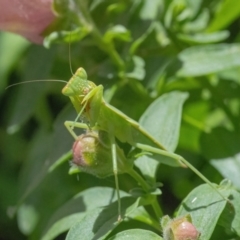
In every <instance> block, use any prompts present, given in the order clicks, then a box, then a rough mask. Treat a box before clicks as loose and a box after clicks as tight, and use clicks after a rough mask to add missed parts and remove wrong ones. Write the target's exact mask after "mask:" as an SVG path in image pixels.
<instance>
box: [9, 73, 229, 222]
mask: <svg viewBox="0 0 240 240" xmlns="http://www.w3.org/2000/svg"><path fill="white" fill-rule="evenodd" d="M36 81H38V82H39V81H42V82H45V81H55V82H63V83H66V85H65V87H64V88H63V89H62V93H63V94H64V95H65V96H67V97H69V98H70V100H71V102H72V104H73V106H74V108H75V110H76V111H77V117H76V119H75V121H66V122H65V123H64V124H65V126H66V128H67V130H68V131H69V133H70V134H71V135H72V136H73V138H74V139H75V141H77V140H78V139H79V136H78V135H77V134H76V133H75V131H74V128H81V129H86V130H87V131H90V132H91V131H95V132H98V133H99V135H98V136H101V135H105V136H106V135H107V138H108V140H109V142H110V149H109V151H111V158H112V170H111V171H112V172H111V173H113V175H114V177H115V185H116V190H117V198H118V216H119V217H118V219H119V220H121V219H122V217H121V200H120V194H119V182H118V174H119V166H118V156H119V155H121V156H120V158H124V159H125V160H124V161H127V160H128V159H126V158H125V157H123V154H122V152H121V150H120V148H119V146H118V144H117V143H116V139H117V140H118V141H120V142H126V143H128V144H130V145H131V146H132V147H133V148H135V149H140V150H142V151H143V152H145V153H152V154H154V158H155V159H156V160H157V161H159V162H161V163H164V164H167V165H170V166H174V167H188V168H190V169H191V170H192V171H193V172H194V173H195V174H196V175H198V176H199V177H200V178H201V179H202V180H203V181H204V182H206V183H207V184H209V186H211V187H212V189H213V190H214V191H216V192H217V193H218V194H219V195H220V196H221V198H222V199H224V200H226V201H227V202H229V203H230V204H231V201H230V200H229V199H228V198H226V197H225V196H224V195H223V194H222V193H221V192H220V191H219V190H218V189H217V187H216V186H215V185H214V184H212V183H211V182H210V181H209V180H208V179H207V178H206V177H205V176H204V175H203V174H202V173H200V172H199V171H198V170H197V169H196V168H195V167H194V166H193V165H191V164H190V163H189V162H188V161H187V160H185V159H184V158H183V157H182V156H180V155H177V154H175V153H173V152H169V151H167V149H166V148H165V147H164V146H163V145H162V144H161V143H160V142H159V141H158V140H156V139H155V138H154V137H153V136H152V135H150V134H149V133H148V132H147V131H146V130H145V129H144V128H143V127H141V126H140V125H139V123H138V122H136V121H135V120H133V119H131V118H129V117H128V116H127V115H125V114H124V113H122V112H121V111H119V110H118V109H116V108H115V107H113V106H112V105H110V104H108V103H107V102H106V101H105V100H104V98H103V86H102V85H99V86H96V85H95V84H94V83H93V82H92V81H89V80H88V79H87V73H86V72H85V70H84V69H83V68H79V69H78V70H77V71H76V73H75V74H73V76H72V77H71V79H70V80H69V81H68V82H67V81H63V80H35V81H25V82H23V83H29V82H36ZM18 84H21V83H17V84H13V85H10V86H8V87H7V88H9V87H12V86H14V85H18ZM80 118H81V119H82V120H83V121H82V122H79V121H78V120H79V119H80ZM101 133H104V134H101ZM86 135H88V134H86ZM93 135H94V134H93ZM98 136H97V138H98ZM163 156H164V158H163ZM98 161H99V162H101V161H102V160H101V159H98ZM73 163H74V161H73ZM131 167H132V166H131ZM130 172H131V173H132V175H134V172H133V171H131V169H130V171H129V172H128V173H130ZM108 175H109V174H108ZM136 178H137V177H136ZM138 179H139V178H138ZM139 180H141V179H139ZM143 185H144V184H142V186H143ZM146 189H147V188H146V187H145V190H146Z"/></svg>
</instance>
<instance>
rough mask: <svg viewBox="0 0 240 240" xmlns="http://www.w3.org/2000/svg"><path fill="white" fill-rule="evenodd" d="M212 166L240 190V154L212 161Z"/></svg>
mask: <svg viewBox="0 0 240 240" xmlns="http://www.w3.org/2000/svg"><path fill="white" fill-rule="evenodd" d="M228 139H229V138H228ZM211 164H212V165H213V166H214V167H215V168H216V169H217V170H218V171H219V172H220V173H221V174H222V176H224V177H225V178H228V179H230V180H231V181H232V182H233V184H234V185H235V186H236V187H237V188H238V189H240V178H239V173H240V153H238V154H237V155H235V156H232V157H228V158H223V159H212V160H211Z"/></svg>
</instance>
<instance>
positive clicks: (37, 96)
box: [9, 46, 55, 132]
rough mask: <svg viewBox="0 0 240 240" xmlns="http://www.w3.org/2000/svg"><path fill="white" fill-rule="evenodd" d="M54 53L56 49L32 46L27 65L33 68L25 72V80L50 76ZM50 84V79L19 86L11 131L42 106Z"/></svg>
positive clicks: (13, 108)
mask: <svg viewBox="0 0 240 240" xmlns="http://www.w3.org/2000/svg"><path fill="white" fill-rule="evenodd" d="M54 53H55V51H54V50H50V51H47V50H43V49H42V48H41V47H39V46H34V47H32V48H31V49H30V51H29V53H28V56H27V64H26V66H28V65H30V66H31V68H28V69H27V71H25V72H24V73H25V75H24V77H23V78H24V81H26V80H27V81H28V80H36V79H37V80H42V79H46V78H47V77H49V72H50V69H51V67H52V60H53V58H54ZM36 56H37V57H36ZM46 63H48V64H46ZM50 84H52V83H51V82H50V81H49V83H42V82H41V83H40V82H35V83H28V84H23V85H21V86H19V91H18V94H17V96H16V99H15V102H14V105H13V106H12V117H11V120H10V124H9V128H10V129H9V130H10V131H11V128H12V129H16V130H18V129H19V127H20V126H21V125H22V124H23V123H24V122H25V121H27V120H28V119H29V118H30V117H31V116H32V115H33V114H34V113H35V112H36V111H37V110H38V108H40V106H42V105H41V104H44V100H43V96H44V94H46V92H47V90H48V87H49V85H50ZM44 107H46V106H44ZM23 111H24V114H23ZM45 117H46V116H45ZM12 132H14V131H12Z"/></svg>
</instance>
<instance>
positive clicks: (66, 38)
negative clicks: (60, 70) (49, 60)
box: [43, 27, 90, 48]
mask: <svg viewBox="0 0 240 240" xmlns="http://www.w3.org/2000/svg"><path fill="white" fill-rule="evenodd" d="M89 32H90V31H89V29H88V28H86V27H78V28H76V29H75V30H73V31H54V32H52V33H51V34H49V35H48V36H47V37H45V38H44V42H43V45H44V46H45V47H46V48H50V47H51V45H52V44H54V43H62V42H66V43H69V42H70V43H71V42H77V41H80V40H82V39H83V38H84V37H86V36H87V35H88V34H89Z"/></svg>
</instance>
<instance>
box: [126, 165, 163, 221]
mask: <svg viewBox="0 0 240 240" xmlns="http://www.w3.org/2000/svg"><path fill="white" fill-rule="evenodd" d="M128 174H130V175H131V176H132V177H133V178H134V179H135V180H136V181H137V182H138V183H139V184H140V185H141V186H142V188H143V189H144V190H145V191H146V192H149V190H150V186H149V185H148V184H147V183H146V181H145V180H144V179H143V178H142V177H141V175H140V174H138V173H137V172H136V171H135V170H134V169H132V168H130V169H129V171H128ZM152 207H153V210H154V212H155V214H156V216H157V218H158V219H159V218H161V217H162V216H163V213H162V209H161V208H160V206H159V204H158V201H157V197H156V196H154V198H153V201H152Z"/></svg>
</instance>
